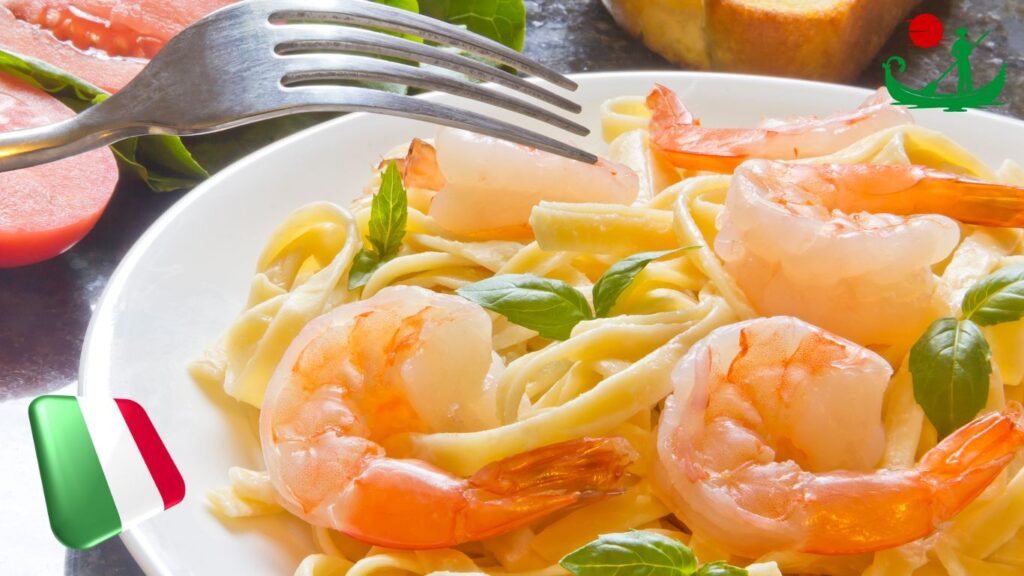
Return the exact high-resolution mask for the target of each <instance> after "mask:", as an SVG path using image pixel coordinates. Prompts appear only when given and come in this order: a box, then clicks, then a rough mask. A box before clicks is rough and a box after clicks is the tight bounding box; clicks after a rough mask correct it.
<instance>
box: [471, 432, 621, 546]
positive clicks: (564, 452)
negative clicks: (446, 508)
mask: <svg viewBox="0 0 1024 576" xmlns="http://www.w3.org/2000/svg"><path fill="white" fill-rule="evenodd" d="M636 459H637V453H636V451H635V450H634V449H633V448H632V446H630V444H629V442H628V441H626V440H625V439H624V438H580V439H577V440H570V441H568V442H562V443H559V444H552V445H550V446H544V447H541V448H537V449H535V450H530V451H528V452H524V453H522V454H517V455H515V456H510V457H508V458H505V459H503V460H499V461H497V462H492V463H491V464H488V465H487V466H484V467H483V468H481V469H480V470H479V471H477V473H476V474H474V475H473V476H472V477H471V478H470V479H469V483H470V485H471V486H472V489H471V490H470V491H469V493H467V497H468V498H467V500H468V501H469V505H470V513H469V514H468V515H467V531H468V532H472V533H475V534H476V536H477V537H486V536H487V533H488V532H491V531H494V532H495V533H500V532H501V531H504V529H505V528H507V526H508V525H512V524H515V525H522V524H524V523H527V522H529V521H532V520H533V519H536V518H541V517H543V516H546V515H547V514H550V513H551V512H554V511H556V510H560V509H563V508H567V507H569V506H573V505H575V504H579V503H581V502H584V501H590V500H593V499H595V498H604V497H608V496H614V495H616V494H621V493H623V492H624V491H625V490H626V487H627V483H628V482H629V480H630V478H629V477H628V475H627V474H626V469H627V468H628V467H629V465H630V464H632V463H633V462H635V461H636ZM472 524H476V525H477V526H476V527H474V526H472Z"/></svg>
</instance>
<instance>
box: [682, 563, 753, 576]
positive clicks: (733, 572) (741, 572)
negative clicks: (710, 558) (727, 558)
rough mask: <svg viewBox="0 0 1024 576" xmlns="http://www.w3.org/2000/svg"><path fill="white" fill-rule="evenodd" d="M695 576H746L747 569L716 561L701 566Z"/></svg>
mask: <svg viewBox="0 0 1024 576" xmlns="http://www.w3.org/2000/svg"><path fill="white" fill-rule="evenodd" d="M695 576H747V569H746V568H737V567H736V566H733V565H731V564H726V563H725V562H722V561H721V560H716V561H714V562H708V563H707V564H705V565H703V566H701V567H700V570H697V572H696V574H695Z"/></svg>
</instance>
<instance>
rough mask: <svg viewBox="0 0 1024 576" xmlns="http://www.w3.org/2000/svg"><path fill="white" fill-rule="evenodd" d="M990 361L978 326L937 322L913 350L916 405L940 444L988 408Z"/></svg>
mask: <svg viewBox="0 0 1024 576" xmlns="http://www.w3.org/2000/svg"><path fill="white" fill-rule="evenodd" d="M991 357H992V353H991V351H990V350H989V347H988V342H986V341H985V337H984V336H983V335H982V333H981V329H980V328H978V326H977V324H975V323H974V322H971V321H970V320H957V319H955V318H942V319H939V320H936V321H935V322H933V323H932V325H931V326H929V327H928V329H927V330H925V333H924V334H923V335H922V336H921V338H920V339H919V340H918V341H917V342H916V343H915V344H914V346H913V347H912V348H911V349H910V365H909V366H910V374H911V376H912V377H913V380H914V399H915V400H917V403H918V404H920V405H921V407H922V408H924V413H925V414H926V415H927V416H928V420H930V421H931V423H932V424H933V425H934V426H935V429H936V430H938V432H939V437H940V438H942V437H945V436H947V435H949V434H950V433H951V432H953V431H954V430H956V429H957V428H959V427H960V426H963V425H964V424H966V423H967V422H969V421H970V420H971V419H972V418H974V417H975V416H976V415H977V414H978V412H979V411H980V410H981V409H982V408H984V407H985V402H986V401H987V400H988V379H989V374H990V373H991V372H992V362H991Z"/></svg>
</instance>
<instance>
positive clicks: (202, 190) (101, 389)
mask: <svg viewBox="0 0 1024 576" xmlns="http://www.w3.org/2000/svg"><path fill="white" fill-rule="evenodd" d="M566 76H567V77H569V78H570V79H572V80H575V81H579V82H581V83H583V82H586V81H587V79H591V78H593V79H601V78H609V77H610V78H611V79H616V78H623V77H631V76H634V77H635V76H642V77H650V76H660V77H664V78H665V80H666V81H670V82H676V81H686V80H692V81H707V80H710V81H712V82H726V83H728V82H737V81H739V82H762V83H768V84H782V85H789V86H792V87H794V89H797V90H806V89H822V88H826V89H830V90H834V89H841V90H845V91H850V92H851V93H852V92H856V93H859V94H862V95H864V96H867V95H869V94H870V93H871V92H872V90H871V89H870V88H864V87H862V86H852V85H848V84H838V83H833V82H820V81H816V80H805V79H799V78H784V77H776V76H760V75H755V74H736V73H723V72H706V71H689V70H656V69H644V70H623V71H599V72H579V73H571V74H566ZM581 79H582V80H581ZM530 80H531V81H534V82H536V81H537V80H536V79H533V78H531V79H530ZM488 86H490V85H489V84H488ZM448 97H450V95H448V94H445V93H438V92H430V93H426V94H421V95H418V96H416V98H423V99H426V100H435V99H444V98H448ZM568 97H570V98H571V97H572V93H570V94H569V95H568ZM961 114H966V115H967V116H982V117H988V118H990V119H994V120H997V121H999V122H1001V123H1006V124H1008V125H1010V126H1014V125H1015V126H1016V129H1018V130H1022V131H1024V119H1017V118H1014V117H1011V116H1006V115H1002V114H996V113H994V112H989V111H986V110H975V109H972V110H968V111H966V112H961ZM370 115H373V114H372V113H369V112H355V113H350V114H345V115H343V116H341V117H339V118H334V119H331V120H328V121H326V122H323V123H321V124H318V125H316V126H311V127H309V128H306V129H304V130H301V131H299V132H296V133H295V134H291V135H289V136H287V137H285V138H282V139H281V140H278V141H276V142H273V143H271V144H269V145H267V146H264V147H263V148H260V149H259V150H256V151H254V152H252V153H250V154H248V155H246V156H244V157H242V158H240V159H238V160H236V161H235V162H233V163H231V164H230V165H229V166H227V167H225V168H223V169H222V170H220V171H219V172H217V173H216V174H214V175H213V176H211V177H210V178H209V179H207V180H205V181H204V182H202V183H201V184H199V185H198V186H196V187H195V188H193V189H192V190H190V191H188V192H187V193H186V194H185V195H183V196H182V197H181V198H179V199H178V200H177V201H175V202H174V203H173V204H172V205H171V206H170V207H169V208H167V210H165V211H164V212H163V213H162V214H161V215H160V216H159V217H158V218H157V219H156V220H154V221H153V223H152V224H150V225H149V227H148V228H146V230H145V232H143V233H142V235H140V236H139V238H138V239H137V240H136V241H135V242H134V243H133V244H132V246H131V248H129V250H128V251H127V252H126V253H125V255H124V257H123V258H122V259H121V261H120V262H119V263H118V264H117V266H116V267H115V268H114V271H113V272H112V273H111V274H110V278H109V279H108V280H107V283H106V285H105V286H104V287H103V290H102V292H101V293H100V296H99V298H98V299H97V301H96V306H95V308H94V309H93V312H92V314H91V316H90V319H89V324H88V327H87V328H86V331H85V335H84V336H83V340H82V351H81V354H80V357H79V364H78V383H77V386H76V390H77V394H79V395H83V396H84V395H88V394H97V393H105V392H107V391H108V390H109V384H107V386H104V385H103V383H102V379H101V378H99V377H98V376H96V377H92V376H90V375H89V374H90V372H89V369H90V366H89V364H90V358H91V355H92V354H93V353H94V350H96V349H98V348H102V346H100V345H98V344H96V343H95V342H96V341H97V339H98V338H100V335H99V333H100V332H101V331H102V330H103V327H101V326H100V321H101V320H102V319H103V318H105V317H107V316H109V315H110V309H111V308H113V307H114V306H115V304H116V302H117V299H116V296H117V295H118V294H119V293H120V292H121V291H122V290H123V288H124V285H125V284H126V282H127V280H128V279H129V277H130V276H131V273H132V272H133V270H134V269H135V268H136V265H137V263H138V262H139V261H140V259H141V258H142V255H143V254H145V253H146V251H147V249H148V248H149V247H150V246H151V245H152V244H153V243H154V242H155V241H156V239H157V238H158V237H159V236H160V235H161V234H162V233H163V232H164V230H165V229H166V228H167V227H168V226H169V225H170V224H171V222H173V221H174V220H175V219H176V218H177V217H178V215H179V214H181V213H182V212H184V211H185V210H187V209H188V208H189V206H191V205H192V204H193V203H195V202H197V201H198V200H199V199H200V198H202V197H203V196H205V195H207V194H210V193H212V192H211V190H215V189H217V188H218V187H219V186H220V183H221V181H223V180H226V179H229V178H231V177H232V176H233V175H234V174H235V173H237V172H239V171H243V170H246V169H248V168H249V166H251V165H252V164H254V163H258V162H259V161H260V160H261V159H263V158H264V157H266V156H268V155H271V154H274V153H275V152H276V151H277V150H279V149H281V148H285V147H288V146H291V145H292V144H293V143H294V142H296V141H299V140H302V139H305V138H310V137H312V136H313V135H314V134H317V133H319V132H321V131H325V130H334V129H335V126H336V125H338V124H344V123H346V122H353V121H359V119H361V118H363V117H366V116H370ZM119 537H120V539H121V541H122V542H124V544H125V547H126V548H127V549H128V552H129V553H130V554H131V556H132V559H133V560H135V562H137V563H138V565H139V567H140V568H141V569H142V571H143V572H144V573H145V574H147V575H148V576H172V575H173V572H172V571H171V570H170V569H169V568H168V567H167V565H166V563H165V562H164V561H163V560H162V559H161V558H160V555H159V554H157V553H156V552H155V551H154V550H153V549H152V543H151V542H150V539H149V538H147V537H145V536H144V535H142V534H141V533H139V532H137V531H135V530H131V529H128V530H125V531H124V532H122V533H121V534H120V536H119Z"/></svg>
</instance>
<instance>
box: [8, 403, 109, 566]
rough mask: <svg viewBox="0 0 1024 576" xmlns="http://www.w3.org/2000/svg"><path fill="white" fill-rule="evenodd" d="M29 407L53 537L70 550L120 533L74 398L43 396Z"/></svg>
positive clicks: (105, 482)
mask: <svg viewBox="0 0 1024 576" xmlns="http://www.w3.org/2000/svg"><path fill="white" fill-rule="evenodd" d="M28 411H29V420H30V421H31V424H32V438H33V440H34V441H35V445H36V458H37V459H38V460H39V474H40V476H41V477H42V480H43V492H44V494H45V496H46V509H47V511H48V512H49V515H50V528H51V529H52V530H53V534H54V536H56V537H57V539H58V540H60V541H61V542H62V543H63V544H64V545H65V546H68V547H69V548H88V547H90V546H93V545H94V544H97V543H99V542H102V541H103V540H106V539H107V538H110V537H111V536H114V535H116V534H118V533H120V532H121V519H120V518H119V517H118V514H117V506H116V505H115V504H114V496H113V495H112V494H111V493H110V487H109V486H108V485H107V478H106V476H105V475H104V474H103V467H102V465H101V464H100V459H99V456H97V454H96V449H95V448H94V447H93V444H92V438H91V437H90V436H89V429H88V428H87V427H86V425H85V418H84V417H83V416H82V410H81V409H80V408H79V406H78V399H77V398H75V397H73V396H42V397H40V398H36V399H35V400H34V401H32V404H31V405H30V406H29V409H28Z"/></svg>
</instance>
